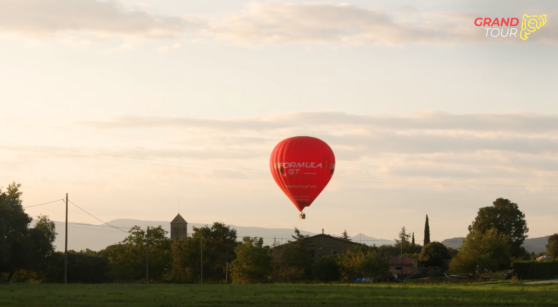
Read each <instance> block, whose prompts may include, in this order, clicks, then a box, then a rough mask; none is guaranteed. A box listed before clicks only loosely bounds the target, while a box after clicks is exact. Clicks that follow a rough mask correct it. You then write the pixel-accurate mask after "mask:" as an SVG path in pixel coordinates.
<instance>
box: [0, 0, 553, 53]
mask: <svg viewBox="0 0 558 307" xmlns="http://www.w3.org/2000/svg"><path fill="white" fill-rule="evenodd" d="M0 7H1V8H2V9H1V10H0V34H4V35H10V36H23V37H26V38H33V39H45V38H53V37H55V38H57V39H59V40H63V41H65V42H70V43H72V44H74V45H75V44H79V43H76V41H78V42H79V41H80V40H82V38H83V36H85V37H97V38H99V37H100V38H114V37H117V38H121V39H125V40H127V41H129V40H136V41H137V40H140V41H141V40H149V39H156V38H172V37H177V36H180V35H183V34H189V35H191V36H193V37H192V39H193V40H203V41H226V42H231V43H234V44H239V45H248V46H254V45H256V46H257V45H265V44H343V45H345V46H354V45H362V44H373V45H406V44H429V45H454V44H462V43H499V42H508V43H509V42H515V43H519V42H522V41H521V40H520V39H519V38H517V39H514V38H505V39H504V38H498V39H493V38H487V37H485V31H484V29H483V28H482V27H475V26H474V25H473V20H474V19H475V18H476V17H479V16H477V15H471V14H468V13H463V12H421V11H419V10H417V9H415V8H413V7H405V8H404V9H397V10H394V11H385V10H380V9H377V8H373V9H366V8H362V7H358V6H356V5H350V4H328V3H304V2H302V3H300V2H297V3H294V2H293V3H289V2H264V3H261V2H254V3H249V4H247V5H246V6H245V7H244V9H243V10H242V11H239V12H232V13H229V14H221V15H207V14H206V15H191V14H190V15H187V14H182V15H164V14H155V13H151V12H150V10H151V8H147V10H146V9H142V10H130V9H127V8H124V7H123V6H122V5H120V4H119V3H118V2H116V1H102V2H101V1H97V0H0ZM182 13H187V12H182ZM545 13H547V14H550V13H551V12H545ZM522 14H523V13H522V12H519V11H518V12H517V13H516V14H515V15H517V16H518V17H519V16H521V15H522ZM557 38H558V24H557V25H554V24H553V23H551V22H548V23H547V24H546V25H545V26H544V27H543V28H542V29H541V30H539V31H537V32H536V33H535V34H534V35H532V37H530V38H529V41H541V42H547V43H555V42H556V41H557Z"/></svg>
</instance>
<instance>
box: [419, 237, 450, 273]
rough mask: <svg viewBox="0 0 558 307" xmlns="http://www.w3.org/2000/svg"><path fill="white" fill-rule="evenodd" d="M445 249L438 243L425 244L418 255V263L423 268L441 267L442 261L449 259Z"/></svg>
mask: <svg viewBox="0 0 558 307" xmlns="http://www.w3.org/2000/svg"><path fill="white" fill-rule="evenodd" d="M450 258H451V257H450V254H449V251H448V249H447V247H446V246H445V245H444V244H442V243H440V242H430V243H428V244H426V245H425V246H424V247H423V248H422V251H421V252H420V255H419V261H420V262H421V263H422V264H423V265H425V266H439V267H441V266H443V265H444V260H446V259H450Z"/></svg>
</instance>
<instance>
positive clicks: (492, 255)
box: [449, 228, 511, 274]
mask: <svg viewBox="0 0 558 307" xmlns="http://www.w3.org/2000/svg"><path fill="white" fill-rule="evenodd" d="M508 241H509V237H508V236H507V235H505V234H499V233H498V231H497V230H496V228H491V229H489V230H488V231H486V232H484V233H478V232H470V233H469V234H468V235H467V237H466V238H465V240H464V241H463V245H462V246H461V249H460V250H459V252H458V253H457V255H456V256H455V257H454V258H453V259H452V260H451V262H450V267H449V269H450V271H452V272H456V273H469V274H478V273H479V272H481V271H482V270H491V271H495V270H498V269H504V268H507V267H509V265H510V261H511V253H510V245H509V244H508Z"/></svg>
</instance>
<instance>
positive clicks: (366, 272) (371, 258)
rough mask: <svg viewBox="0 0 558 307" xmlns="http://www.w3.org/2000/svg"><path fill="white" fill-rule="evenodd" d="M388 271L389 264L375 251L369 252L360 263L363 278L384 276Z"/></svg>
mask: <svg viewBox="0 0 558 307" xmlns="http://www.w3.org/2000/svg"><path fill="white" fill-rule="evenodd" d="M388 270H389V264H388V262H387V261H386V260H385V259H384V258H382V255H381V254H380V253H379V252H376V251H373V250H369V251H368V252H367V253H366V255H365V256H364V258H363V259H362V260H361V261H360V272H361V274H362V276H368V277H376V276H379V275H381V276H383V275H384V274H386V273H387V272H388Z"/></svg>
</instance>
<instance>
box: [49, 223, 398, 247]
mask: <svg viewBox="0 0 558 307" xmlns="http://www.w3.org/2000/svg"><path fill="white" fill-rule="evenodd" d="M54 223H55V225H56V231H57V233H58V235H57V236H56V240H55V242H54V244H55V246H56V247H57V248H56V250H58V251H60V250H63V249H64V239H65V238H64V228H65V225H64V222H60V221H54ZM106 224H108V225H112V226H114V227H115V228H113V227H111V226H108V225H105V224H100V225H97V224H88V223H74V222H69V223H68V229H69V230H68V249H70V250H77V251H79V250H84V249H86V248H88V249H90V250H95V251H98V250H101V249H104V248H106V247H107V246H109V245H112V244H116V243H118V242H121V241H122V240H124V238H126V236H128V230H129V229H131V228H132V227H133V226H136V225H137V226H140V227H141V228H142V229H146V228H147V227H148V226H149V227H158V226H161V227H162V228H163V229H164V230H166V231H167V232H170V221H146V220H136V219H114V220H110V221H108V222H107V223H106ZM211 224H213V223H188V234H190V233H192V231H193V229H192V228H193V227H203V226H206V225H208V226H211ZM228 226H230V227H232V228H234V229H236V230H237V236H238V238H242V237H245V236H249V237H262V238H263V239H264V244H267V245H271V244H273V242H274V241H276V242H277V243H279V244H282V243H286V242H287V241H288V240H292V236H293V235H294V227H293V228H265V227H257V226H237V225H228ZM299 230H300V233H301V234H303V235H308V236H313V235H317V234H318V233H315V232H310V231H306V230H302V229H299ZM325 233H326V234H328V233H327V232H325ZM329 235H331V236H334V237H341V235H335V234H329ZM167 236H168V237H170V233H169V234H167ZM350 239H351V240H352V241H353V242H362V243H365V244H368V245H373V244H374V243H376V245H377V246H380V245H383V244H393V243H394V241H393V240H386V239H377V238H374V237H369V236H367V235H365V234H361V233H359V234H357V235H355V236H352V237H350Z"/></svg>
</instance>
